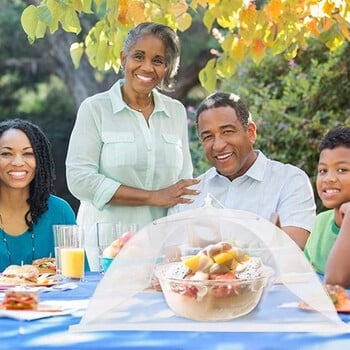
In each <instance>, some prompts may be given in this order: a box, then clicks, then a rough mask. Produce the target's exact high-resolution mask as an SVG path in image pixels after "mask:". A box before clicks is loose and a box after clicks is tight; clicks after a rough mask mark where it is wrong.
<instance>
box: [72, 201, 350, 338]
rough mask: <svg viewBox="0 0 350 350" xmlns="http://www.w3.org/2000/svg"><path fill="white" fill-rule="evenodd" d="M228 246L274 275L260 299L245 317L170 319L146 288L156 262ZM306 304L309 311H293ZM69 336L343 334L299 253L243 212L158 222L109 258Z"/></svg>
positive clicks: (198, 213)
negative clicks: (107, 333) (131, 332)
mask: <svg viewBox="0 0 350 350" xmlns="http://www.w3.org/2000/svg"><path fill="white" fill-rule="evenodd" d="M220 241H228V242H233V243H234V245H235V246H239V247H241V248H243V249H244V250H245V251H246V252H247V254H248V255H250V256H257V257H260V258H261V260H262V261H263V263H264V265H266V266H269V267H271V268H272V269H273V270H274V275H273V277H272V278H270V280H269V282H268V284H267V285H266V287H265V291H264V293H263V295H262V298H261V300H260V302H259V304H258V305H257V307H255V308H254V309H253V310H252V311H251V312H249V313H248V314H247V315H245V316H242V317H238V318H235V319H232V320H229V321H215V322H209V321H194V320H191V319H187V318H183V317H180V316H177V315H176V314H175V313H174V312H172V311H171V310H170V309H169V307H168V305H167V303H166V301H165V299H164V296H163V293H161V292H159V291H158V292H157V291H155V290H153V291H152V290H151V289H150V285H151V281H152V278H153V277H154V268H155V266H157V264H158V263H159V262H160V261H161V260H176V259H179V258H180V257H179V256H180V255H181V254H184V251H186V250H187V252H186V253H185V254H188V250H189V249H191V248H193V247H198V246H200V247H204V246H206V245H208V244H212V243H217V242H220ZM300 302H304V303H306V304H307V305H309V306H310V308H312V311H305V310H302V309H301V308H300V307H298V305H299V303H300ZM70 330H71V331H73V332H86V331H101V330H106V331H107V330H108V331H110V330H164V331H171V330H173V331H211V332H215V331H217V332H242V331H266V332H267V331H273V332H276V331H279V332H281V331H282V332H283V331H285V332H298V331H300V332H348V331H349V328H348V325H347V324H345V323H343V322H342V321H341V319H340V318H339V316H338V314H337V312H336V310H335V308H334V305H333V303H332V302H331V300H330V298H329V297H328V295H327V294H326V292H325V290H324V288H323V285H322V282H321V281H320V279H319V277H318V276H317V275H316V274H315V272H314V270H313V268H312V266H311V265H310V264H309V262H308V261H307V259H306V258H305V256H304V254H303V252H302V251H301V250H300V249H299V247H298V246H297V245H296V244H295V243H294V241H292V240H291V239H290V238H289V236H288V235H287V234H285V233H284V232H283V231H281V230H280V229H279V228H277V227H276V226H275V225H273V224H272V223H270V222H269V221H267V220H265V219H263V218H261V217H260V216H258V215H255V214H252V213H250V212H246V211H240V210H232V209H219V208H214V207H211V206H204V207H202V208H198V209H193V210H189V211H186V212H182V213H179V214H175V215H170V216H167V217H164V218H162V219H159V220H156V221H154V222H153V223H151V224H149V225H147V226H146V227H144V228H143V229H142V230H140V231H139V232H138V233H137V234H136V235H135V236H133V237H132V238H131V239H130V240H129V241H128V242H127V244H126V245H125V246H124V247H123V249H122V250H121V251H120V253H119V255H118V256H117V257H116V258H114V261H113V262H112V264H111V265H110V267H109V269H108V270H107V271H106V273H105V274H104V276H103V278H102V280H101V281H100V283H99V284H98V286H97V288H96V290H95V293H94V295H93V297H92V298H91V300H90V302H89V305H88V307H87V310H86V312H85V314H84V316H83V317H82V319H81V322H80V323H79V324H77V325H74V326H71V328H70Z"/></svg>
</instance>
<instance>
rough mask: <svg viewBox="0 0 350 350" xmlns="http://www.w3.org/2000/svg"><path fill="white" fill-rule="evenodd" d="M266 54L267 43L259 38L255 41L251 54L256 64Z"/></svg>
mask: <svg viewBox="0 0 350 350" xmlns="http://www.w3.org/2000/svg"><path fill="white" fill-rule="evenodd" d="M264 54H265V44H264V42H263V40H261V39H258V40H256V41H255V42H254V43H253V46H252V50H251V55H252V59H253V61H254V62H255V63H256V64H259V63H260V62H261V60H262V59H263V57H264Z"/></svg>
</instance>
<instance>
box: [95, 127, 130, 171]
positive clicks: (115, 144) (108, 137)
mask: <svg viewBox="0 0 350 350" xmlns="http://www.w3.org/2000/svg"><path fill="white" fill-rule="evenodd" d="M102 142H103V146H102V151H101V163H102V164H104V165H106V164H107V165H108V166H120V165H135V164H136V161H137V159H136V156H137V148H136V141H135V135H134V133H133V132H126V131H124V132H107V131H106V132H103V133H102Z"/></svg>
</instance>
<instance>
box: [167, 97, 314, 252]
mask: <svg viewBox="0 0 350 350" xmlns="http://www.w3.org/2000/svg"><path fill="white" fill-rule="evenodd" d="M197 128H198V135H199V138H200V140H201V142H202V146H203V150H204V153H205V155H206V157H207V159H208V161H209V162H210V163H211V164H212V165H213V167H212V168H211V169H209V170H208V171H207V172H205V173H204V174H202V175H201V176H200V177H199V179H200V180H201V181H200V183H199V184H198V185H195V186H193V188H196V189H197V190H199V191H200V194H199V195H197V196H193V198H191V199H193V203H192V204H186V205H183V204H179V205H176V206H175V207H172V208H170V209H169V211H168V214H174V213H177V212H180V211H184V210H189V209H193V208H197V207H201V206H203V205H204V203H205V199H206V197H207V195H208V194H210V195H211V196H212V197H214V198H215V200H214V205H216V206H220V205H221V206H223V207H226V208H231V209H239V210H247V211H250V212H254V213H256V214H258V215H260V216H262V217H264V218H265V219H267V220H272V218H273V217H275V218H276V217H278V220H279V224H280V226H281V228H282V230H284V231H285V232H286V233H287V234H288V235H289V236H290V237H291V238H292V239H293V240H294V241H295V242H296V243H297V244H298V245H299V247H300V248H302V249H303V248H304V246H305V243H306V240H307V238H308V236H309V233H310V230H311V227H312V224H313V221H314V218H315V210H316V205H315V200H314V194H313V190H312V186H311V183H310V180H309V178H308V176H307V175H306V173H305V172H304V171H302V170H301V169H299V168H297V167H295V166H293V165H290V164H283V163H281V162H278V161H275V160H271V159H268V158H267V157H266V156H265V155H264V154H263V153H262V152H261V151H259V150H255V149H254V143H255V141H256V137H257V133H256V125H255V124H254V122H253V121H252V118H251V115H250V113H249V110H248V108H247V106H246V105H245V104H244V103H243V101H242V100H241V99H240V97H239V96H237V95H235V94H231V93H226V92H215V93H214V94H212V95H210V96H208V97H207V98H206V99H205V100H204V101H202V103H201V104H200V105H199V107H198V110H197ZM215 202H216V203H217V204H215Z"/></svg>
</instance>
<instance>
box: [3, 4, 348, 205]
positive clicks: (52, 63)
mask: <svg viewBox="0 0 350 350" xmlns="http://www.w3.org/2000/svg"><path fill="white" fill-rule="evenodd" d="M28 3H29V1H25V0H2V1H1V4H0V72H1V76H0V89H1V94H0V119H1V120H5V119H9V118H14V117H19V118H24V119H28V120H31V121H33V122H35V123H36V124H38V125H40V126H41V127H42V129H43V130H44V132H45V133H46V134H47V136H48V137H49V139H50V141H51V143H52V149H53V153H54V157H55V162H56V173H57V181H56V193H57V194H58V195H60V196H62V197H63V198H65V199H67V200H68V201H69V202H70V203H71V205H72V206H73V207H74V209H77V207H78V201H77V200H76V199H75V198H74V197H73V196H72V195H71V194H70V193H69V191H68V189H67V186H66V181H65V166H64V161H65V155H66V149H67V144H68V140H69V135H70V132H71V129H72V127H73V124H74V120H75V114H76V110H77V108H78V106H79V104H80V103H81V101H82V100H83V99H84V98H85V97H87V96H89V95H91V94H93V93H95V92H98V91H101V90H105V89H107V88H109V87H110V86H111V85H112V84H113V82H114V81H116V80H117V79H118V76H116V75H115V74H114V73H112V72H109V73H101V72H96V71H94V70H93V69H92V68H91V67H90V66H89V65H88V64H87V63H86V62H84V61H83V62H82V64H81V67H80V68H79V69H78V70H75V69H74V68H73V65H72V63H71V61H70V57H69V43H70V42H71V40H73V39H72V37H71V36H70V35H69V34H67V33H62V32H59V33H57V34H55V35H52V36H49V37H48V38H45V39H42V40H38V41H36V42H35V44H34V45H30V44H29V43H28V41H27V38H26V36H25V34H24V32H23V30H22V27H21V24H20V15H21V12H22V11H23V9H24V8H25V6H27V5H28ZM179 35H180V39H181V43H182V57H181V69H180V72H179V75H178V79H177V81H178V85H177V89H176V92H174V93H173V94H172V96H173V97H175V98H178V99H179V100H181V101H182V102H183V103H184V105H185V106H186V107H187V110H188V118H189V119H188V125H189V136H190V141H191V151H192V157H193V163H194V169H195V173H194V175H195V176H197V175H199V174H201V173H202V172H203V171H205V170H206V169H208V167H209V165H208V163H207V162H206V160H205V158H204V156H203V153H202V149H201V145H200V143H199V142H198V138H197V133H196V126H195V122H194V115H195V109H196V107H197V105H198V103H199V102H200V101H201V100H202V99H203V98H204V97H205V96H206V95H207V92H206V91H205V90H203V88H202V87H201V86H200V85H199V81H198V73H199V71H200V69H201V68H202V67H203V66H204V65H205V63H206V62H207V60H208V59H209V58H210V57H211V53H210V51H209V47H213V46H215V42H213V40H212V38H211V37H210V36H209V35H208V33H207V31H206V30H205V28H203V25H202V24H201V23H200V22H195V23H194V24H193V25H192V26H191V28H190V29H189V30H187V31H186V32H184V33H179ZM194 36H195V38H196V40H193V38H194ZM349 78H350V46H349V43H346V44H345V45H343V46H342V47H341V48H339V49H338V50H336V51H335V52H329V50H328V49H327V48H325V47H324V46H323V45H322V44H320V43H319V42H316V41H309V42H308V45H307V46H305V48H304V49H303V50H300V52H299V53H298V55H297V57H296V58H295V59H294V60H292V61H286V60H285V59H284V58H283V57H269V56H268V57H267V58H265V59H264V60H263V61H262V63H261V64H260V65H259V66H256V65H255V64H254V63H252V62H251V61H249V60H248V61H246V62H245V63H244V64H243V65H242V66H241V67H240V69H239V70H238V71H237V74H235V76H234V77H233V78H232V79H230V80H225V81H221V82H220V85H219V88H220V89H222V90H227V91H232V92H235V93H236V94H238V95H240V96H241V98H242V99H243V100H244V101H245V102H246V103H247V104H248V105H249V107H250V110H251V113H252V116H253V119H254V121H255V122H256V123H257V126H258V141H257V144H256V147H257V148H259V149H261V150H262V151H263V152H264V153H265V154H266V155H268V156H269V157H270V158H273V159H276V160H280V161H282V162H286V163H291V164H294V165H296V166H298V167H300V168H302V169H303V170H304V171H306V173H307V174H308V175H309V176H310V178H311V181H312V184H313V185H314V183H315V177H316V168H317V160H318V151H317V147H318V143H319V141H320V139H321V138H322V136H323V135H324V134H325V133H326V132H327V131H328V130H329V129H330V128H332V127H334V126H337V125H344V124H348V125H349V123H350V117H349V114H350V100H349V96H350V85H349V81H350V79H349ZM316 198H317V195H316ZM317 202H318V210H319V211H320V210H323V208H322V206H321V203H320V202H319V200H318V199H317Z"/></svg>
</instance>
